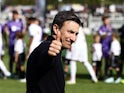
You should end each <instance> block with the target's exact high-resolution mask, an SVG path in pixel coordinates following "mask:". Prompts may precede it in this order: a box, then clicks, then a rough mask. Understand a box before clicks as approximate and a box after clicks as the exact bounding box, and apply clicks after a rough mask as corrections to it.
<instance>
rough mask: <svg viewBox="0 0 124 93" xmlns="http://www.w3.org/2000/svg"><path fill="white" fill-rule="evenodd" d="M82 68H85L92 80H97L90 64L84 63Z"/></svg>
mask: <svg viewBox="0 0 124 93" xmlns="http://www.w3.org/2000/svg"><path fill="white" fill-rule="evenodd" d="M84 66H85V67H86V68H87V70H88V72H89V74H90V76H91V78H92V80H97V77H96V74H95V72H94V70H93V68H92V66H91V64H90V63H89V62H88V61H85V62H84Z"/></svg>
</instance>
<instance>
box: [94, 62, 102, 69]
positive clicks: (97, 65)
mask: <svg viewBox="0 0 124 93" xmlns="http://www.w3.org/2000/svg"><path fill="white" fill-rule="evenodd" d="M92 65H93V66H96V67H97V68H100V67H101V66H102V61H92Z"/></svg>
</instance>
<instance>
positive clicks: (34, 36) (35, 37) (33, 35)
mask: <svg viewBox="0 0 124 93" xmlns="http://www.w3.org/2000/svg"><path fill="white" fill-rule="evenodd" d="M28 32H29V48H28V55H30V54H31V52H32V51H33V50H34V49H35V48H36V47H37V46H38V45H39V44H40V43H41V41H42V36H43V31H42V28H41V26H40V25H39V20H38V19H36V18H32V23H31V24H30V26H29V27H28Z"/></svg>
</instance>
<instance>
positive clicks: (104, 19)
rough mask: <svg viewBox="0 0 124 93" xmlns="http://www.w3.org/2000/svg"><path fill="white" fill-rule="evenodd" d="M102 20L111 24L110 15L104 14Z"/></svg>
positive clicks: (106, 23)
mask: <svg viewBox="0 0 124 93" xmlns="http://www.w3.org/2000/svg"><path fill="white" fill-rule="evenodd" d="M102 21H103V23H104V24H105V25H108V24H110V20H109V16H107V15H104V16H103V17H102Z"/></svg>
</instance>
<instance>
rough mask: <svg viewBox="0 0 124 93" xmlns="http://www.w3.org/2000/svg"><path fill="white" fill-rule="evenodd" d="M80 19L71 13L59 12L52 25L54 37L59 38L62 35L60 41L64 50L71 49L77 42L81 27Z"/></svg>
mask: <svg viewBox="0 0 124 93" xmlns="http://www.w3.org/2000/svg"><path fill="white" fill-rule="evenodd" d="M80 24H81V22H80V20H79V18H78V17H77V16H76V15H75V14H74V13H73V12H69V11H63V12H59V13H58V14H57V15H56V16H55V18H54V20H53V23H52V26H51V30H52V35H54V36H55V38H56V36H57V34H58V33H60V41H61V42H62V47H63V48H70V47H71V44H72V43H73V42H74V41H75V40H76V38H77V34H78V30H79V27H80Z"/></svg>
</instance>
